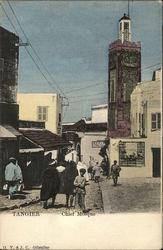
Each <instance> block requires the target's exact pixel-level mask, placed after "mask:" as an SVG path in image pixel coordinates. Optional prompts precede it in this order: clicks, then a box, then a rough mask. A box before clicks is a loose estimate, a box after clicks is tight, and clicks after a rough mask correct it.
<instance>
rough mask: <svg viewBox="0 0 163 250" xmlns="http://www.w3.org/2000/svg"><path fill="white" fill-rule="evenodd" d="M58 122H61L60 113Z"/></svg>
mask: <svg viewBox="0 0 163 250" xmlns="http://www.w3.org/2000/svg"><path fill="white" fill-rule="evenodd" d="M59 122H61V113H59Z"/></svg>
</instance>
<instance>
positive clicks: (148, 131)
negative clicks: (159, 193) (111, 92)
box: [110, 70, 161, 177]
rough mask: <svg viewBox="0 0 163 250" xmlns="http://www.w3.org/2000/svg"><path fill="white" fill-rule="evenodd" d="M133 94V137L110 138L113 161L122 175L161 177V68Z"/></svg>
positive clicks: (139, 85)
mask: <svg viewBox="0 0 163 250" xmlns="http://www.w3.org/2000/svg"><path fill="white" fill-rule="evenodd" d="M154 76H155V78H153V81H148V82H140V83H138V84H137V86H136V88H135V89H134V91H133V92H132V94H131V113H130V115H131V137H130V138H117V139H110V162H111V164H113V161H114V160H117V161H118V163H119V165H120V167H121V168H122V171H121V177H159V176H160V163H161V161H160V158H161V156H160V151H161V77H160V76H161V70H158V71H156V72H155V73H154Z"/></svg>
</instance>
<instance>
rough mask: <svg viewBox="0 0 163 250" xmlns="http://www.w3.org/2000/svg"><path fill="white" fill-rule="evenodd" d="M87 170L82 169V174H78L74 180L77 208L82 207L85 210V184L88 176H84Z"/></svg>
mask: <svg viewBox="0 0 163 250" xmlns="http://www.w3.org/2000/svg"><path fill="white" fill-rule="evenodd" d="M85 172H86V170H85V169H84V168H81V169H80V175H78V176H76V178H75V180H74V186H75V193H76V194H75V208H77V207H80V208H81V209H82V210H83V211H84V210H85V194H86V191H85V186H86V178H85V177H84V174H85Z"/></svg>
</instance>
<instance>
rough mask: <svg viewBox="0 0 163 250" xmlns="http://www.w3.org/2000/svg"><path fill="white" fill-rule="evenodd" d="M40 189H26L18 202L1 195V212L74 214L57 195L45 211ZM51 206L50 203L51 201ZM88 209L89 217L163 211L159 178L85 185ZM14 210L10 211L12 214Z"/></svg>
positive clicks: (105, 180)
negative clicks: (52, 206)
mask: <svg viewBox="0 0 163 250" xmlns="http://www.w3.org/2000/svg"><path fill="white" fill-rule="evenodd" d="M39 196H40V189H33V190H24V191H23V193H21V194H17V197H16V199H14V200H9V199H8V198H7V195H0V211H1V212H9V211H10V210H12V211H17V212H19V211H22V212H35V211H37V212H39V213H59V214H65V215H71V214H73V213H74V211H75V210H74V207H73V208H69V209H67V208H66V207H65V204H66V196H65V195H64V194H58V195H57V197H56V202H55V207H54V208H49V209H46V210H45V209H43V203H42V202H41V201H40V199H39ZM49 203H50V201H49ZM85 203H86V209H87V210H88V211H89V214H90V215H95V214H101V213H133V212H138V213H139V212H159V211H160V178H126V179H124V178H119V180H118V184H117V186H114V185H113V181H112V179H109V180H108V179H106V177H103V176H102V177H101V180H100V182H99V183H95V182H94V181H89V183H88V185H87V186H86V197H85ZM12 211H11V212H12Z"/></svg>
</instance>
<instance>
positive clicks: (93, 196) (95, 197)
mask: <svg viewBox="0 0 163 250" xmlns="http://www.w3.org/2000/svg"><path fill="white" fill-rule="evenodd" d="M39 192H40V191H39V190H37V193H36V191H35V194H37V196H39ZM50 202H51V200H50V199H49V204H50ZM85 202H86V210H87V211H88V213H89V215H95V214H99V213H103V202H102V194H101V191H100V187H99V184H98V183H94V182H93V181H89V183H88V185H87V186H86V200H85ZM65 204H66V196H65V195H63V194H58V195H57V197H56V202H55V207H54V208H48V209H43V203H42V202H38V203H36V204H32V205H29V206H26V207H20V208H17V209H12V210H11V211H10V212H27V213H29V212H39V213H56V214H64V215H72V214H75V212H79V211H76V210H75V208H74V207H72V208H66V207H65ZM3 213H9V211H3ZM80 213H81V214H82V212H80Z"/></svg>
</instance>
